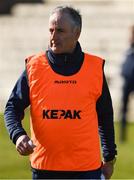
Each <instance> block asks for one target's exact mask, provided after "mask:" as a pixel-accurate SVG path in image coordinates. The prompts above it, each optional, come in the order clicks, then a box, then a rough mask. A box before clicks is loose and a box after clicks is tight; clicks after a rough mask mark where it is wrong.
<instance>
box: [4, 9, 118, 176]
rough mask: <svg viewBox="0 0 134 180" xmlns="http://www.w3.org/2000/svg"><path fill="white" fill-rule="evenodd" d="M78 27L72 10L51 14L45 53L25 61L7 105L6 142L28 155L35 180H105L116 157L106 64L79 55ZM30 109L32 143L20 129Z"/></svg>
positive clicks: (74, 12) (80, 23)
mask: <svg viewBox="0 0 134 180" xmlns="http://www.w3.org/2000/svg"><path fill="white" fill-rule="evenodd" d="M81 27H82V20H81V15H80V14H79V12H78V11H76V10H75V9H73V8H71V7H57V8H55V9H54V10H53V12H52V14H51V15H50V19H49V32H50V42H49V48H48V50H47V51H46V53H41V54H38V55H35V56H31V57H29V58H27V60H26V70H25V71H24V73H23V74H22V76H21V77H20V78H19V80H18V81H17V83H16V85H15V87H14V89H13V91H12V94H11V96H10V98H9V100H8V102H7V105H6V109H5V122H6V126H7V129H8V131H9V134H10V138H11V139H12V141H13V142H14V143H15V144H16V149H17V151H18V152H19V153H20V154H21V155H29V154H31V155H30V162H31V167H32V175H33V179H41V178H43V179H45V178H51V179H54V178H55V179H65V178H67V179H100V178H101V174H102V172H103V174H104V176H105V178H107V179H109V178H110V177H111V175H112V173H113V168H114V162H115V155H116V154H117V152H116V145H115V140H114V126H113V109H112V102H111V97H110V93H109V90H108V86H107V83H106V79H105V76H104V73H103V65H104V60H102V59H101V58H99V57H96V56H93V55H89V54H86V53H83V52H82V50H81V46H80V44H79V42H78V39H79V36H80V33H81ZM29 105H30V112H31V121H30V122H31V140H32V142H33V143H32V142H31V141H30V138H29V137H28V136H27V134H26V132H25V130H24V129H23V127H22V124H21V120H22V119H23V117H24V109H25V108H26V107H28V106H29ZM98 129H99V133H100V137H101V143H102V149H103V158H104V162H103V164H102V161H101V153H100V144H99V133H98Z"/></svg>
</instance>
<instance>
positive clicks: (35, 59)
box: [25, 52, 45, 63]
mask: <svg viewBox="0 0 134 180" xmlns="http://www.w3.org/2000/svg"><path fill="white" fill-rule="evenodd" d="M44 57H45V53H44V52H40V53H37V54H34V55H31V56H28V57H27V58H26V59H25V61H26V63H36V62H38V61H39V60H41V59H42V58H44Z"/></svg>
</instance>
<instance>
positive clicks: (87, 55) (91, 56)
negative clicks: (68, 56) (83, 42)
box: [84, 52, 105, 62]
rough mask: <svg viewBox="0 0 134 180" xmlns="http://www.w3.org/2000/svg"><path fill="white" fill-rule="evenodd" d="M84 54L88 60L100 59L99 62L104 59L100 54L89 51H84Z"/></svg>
mask: <svg viewBox="0 0 134 180" xmlns="http://www.w3.org/2000/svg"><path fill="white" fill-rule="evenodd" d="M84 55H85V58H86V59H88V60H90V61H91V60H92V61H101V62H104V61H105V60H104V58H103V57H100V56H98V55H95V54H90V53H87V52H85V53H84Z"/></svg>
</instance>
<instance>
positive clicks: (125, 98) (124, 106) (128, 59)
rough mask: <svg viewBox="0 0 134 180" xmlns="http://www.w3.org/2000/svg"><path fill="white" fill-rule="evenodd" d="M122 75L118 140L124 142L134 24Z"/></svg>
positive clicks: (133, 76) (132, 87)
mask: <svg viewBox="0 0 134 180" xmlns="http://www.w3.org/2000/svg"><path fill="white" fill-rule="evenodd" d="M122 76H123V78H124V85H123V89H122V91H123V92H122V109H121V111H122V112H121V115H122V117H121V131H120V141H121V142H124V141H125V140H126V138H127V137H126V136H127V109H128V103H129V96H130V94H132V92H134V25H133V26H132V27H131V38H130V47H129V49H128V50H127V54H126V57H125V61H124V63H123V66H122Z"/></svg>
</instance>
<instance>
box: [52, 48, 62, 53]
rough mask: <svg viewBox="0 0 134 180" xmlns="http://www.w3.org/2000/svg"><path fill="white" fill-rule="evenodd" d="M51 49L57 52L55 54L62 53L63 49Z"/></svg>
mask: <svg viewBox="0 0 134 180" xmlns="http://www.w3.org/2000/svg"><path fill="white" fill-rule="evenodd" d="M51 49H52V51H53V53H55V54H61V53H62V51H61V50H60V49H58V48H51Z"/></svg>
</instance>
